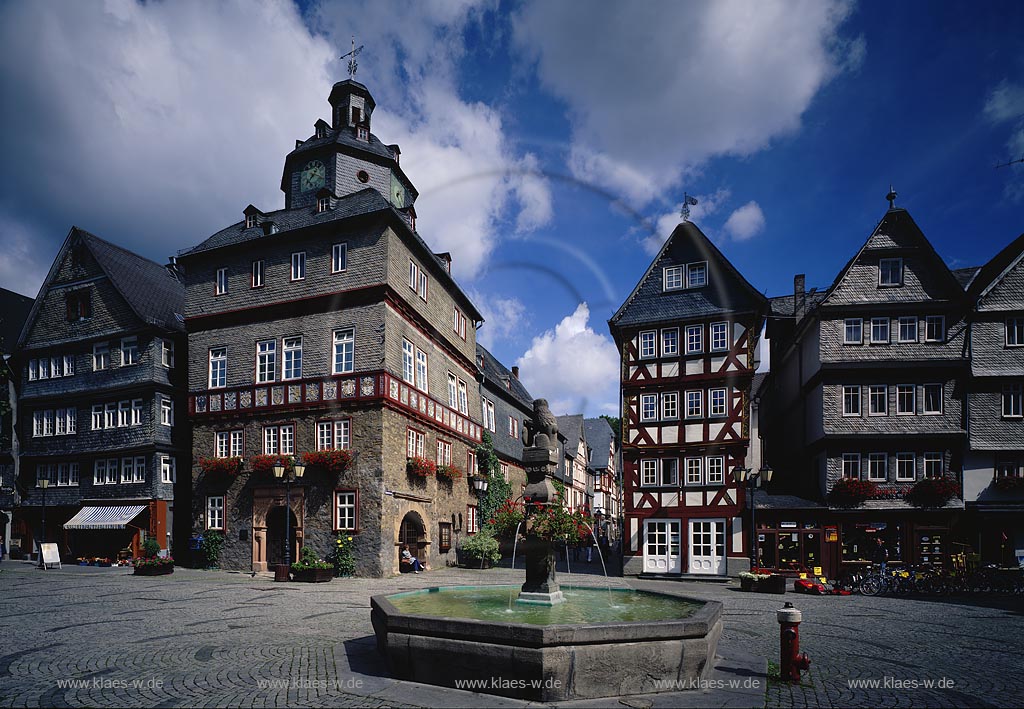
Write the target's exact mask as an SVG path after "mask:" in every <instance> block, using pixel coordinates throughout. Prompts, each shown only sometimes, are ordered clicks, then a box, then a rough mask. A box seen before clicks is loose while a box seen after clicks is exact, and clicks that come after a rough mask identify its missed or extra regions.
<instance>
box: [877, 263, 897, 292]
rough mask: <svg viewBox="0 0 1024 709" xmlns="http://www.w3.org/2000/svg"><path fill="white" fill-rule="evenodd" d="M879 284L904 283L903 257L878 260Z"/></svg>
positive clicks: (894, 284) (895, 284)
mask: <svg viewBox="0 0 1024 709" xmlns="http://www.w3.org/2000/svg"><path fill="white" fill-rule="evenodd" d="M878 285H880V286H902V285H903V259H901V258H883V259H879V260H878Z"/></svg>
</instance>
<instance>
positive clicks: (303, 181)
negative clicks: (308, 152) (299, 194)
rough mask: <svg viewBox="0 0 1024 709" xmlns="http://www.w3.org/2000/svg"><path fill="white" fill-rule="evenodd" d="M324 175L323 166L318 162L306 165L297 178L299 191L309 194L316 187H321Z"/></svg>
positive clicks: (325, 172)
mask: <svg viewBox="0 0 1024 709" xmlns="http://www.w3.org/2000/svg"><path fill="white" fill-rule="evenodd" d="M326 175H327V171H326V170H325V169H324V164H323V163H322V162H320V161H319V160H313V161H311V162H309V163H306V167H304V168H302V175H301V176H300V177H299V189H301V190H302V191H303V192H309V191H310V190H315V189H317V188H318V187H323V186H324V178H325V177H326Z"/></svg>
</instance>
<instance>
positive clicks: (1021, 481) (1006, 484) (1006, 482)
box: [992, 477, 1024, 492]
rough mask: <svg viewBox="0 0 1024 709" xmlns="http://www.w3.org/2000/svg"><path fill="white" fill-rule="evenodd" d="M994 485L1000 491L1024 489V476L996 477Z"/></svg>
mask: <svg viewBox="0 0 1024 709" xmlns="http://www.w3.org/2000/svg"><path fill="white" fill-rule="evenodd" d="M992 487H994V488H995V489H996V490H999V491H1000V492H1018V491H1021V490H1024V478H1009V477H1006V478H996V479H995V480H993V481H992Z"/></svg>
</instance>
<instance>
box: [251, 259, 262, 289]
mask: <svg viewBox="0 0 1024 709" xmlns="http://www.w3.org/2000/svg"><path fill="white" fill-rule="evenodd" d="M252 287H253V288H262V287H263V260H262V259H260V260H258V261H253V262H252Z"/></svg>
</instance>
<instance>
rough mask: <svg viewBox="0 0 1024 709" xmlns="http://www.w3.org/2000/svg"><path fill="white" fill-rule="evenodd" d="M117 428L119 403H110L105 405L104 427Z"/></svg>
mask: <svg viewBox="0 0 1024 709" xmlns="http://www.w3.org/2000/svg"><path fill="white" fill-rule="evenodd" d="M116 426H117V402H114V401H109V402H107V403H106V404H104V405H103V427H104V428H114V427H116Z"/></svg>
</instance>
